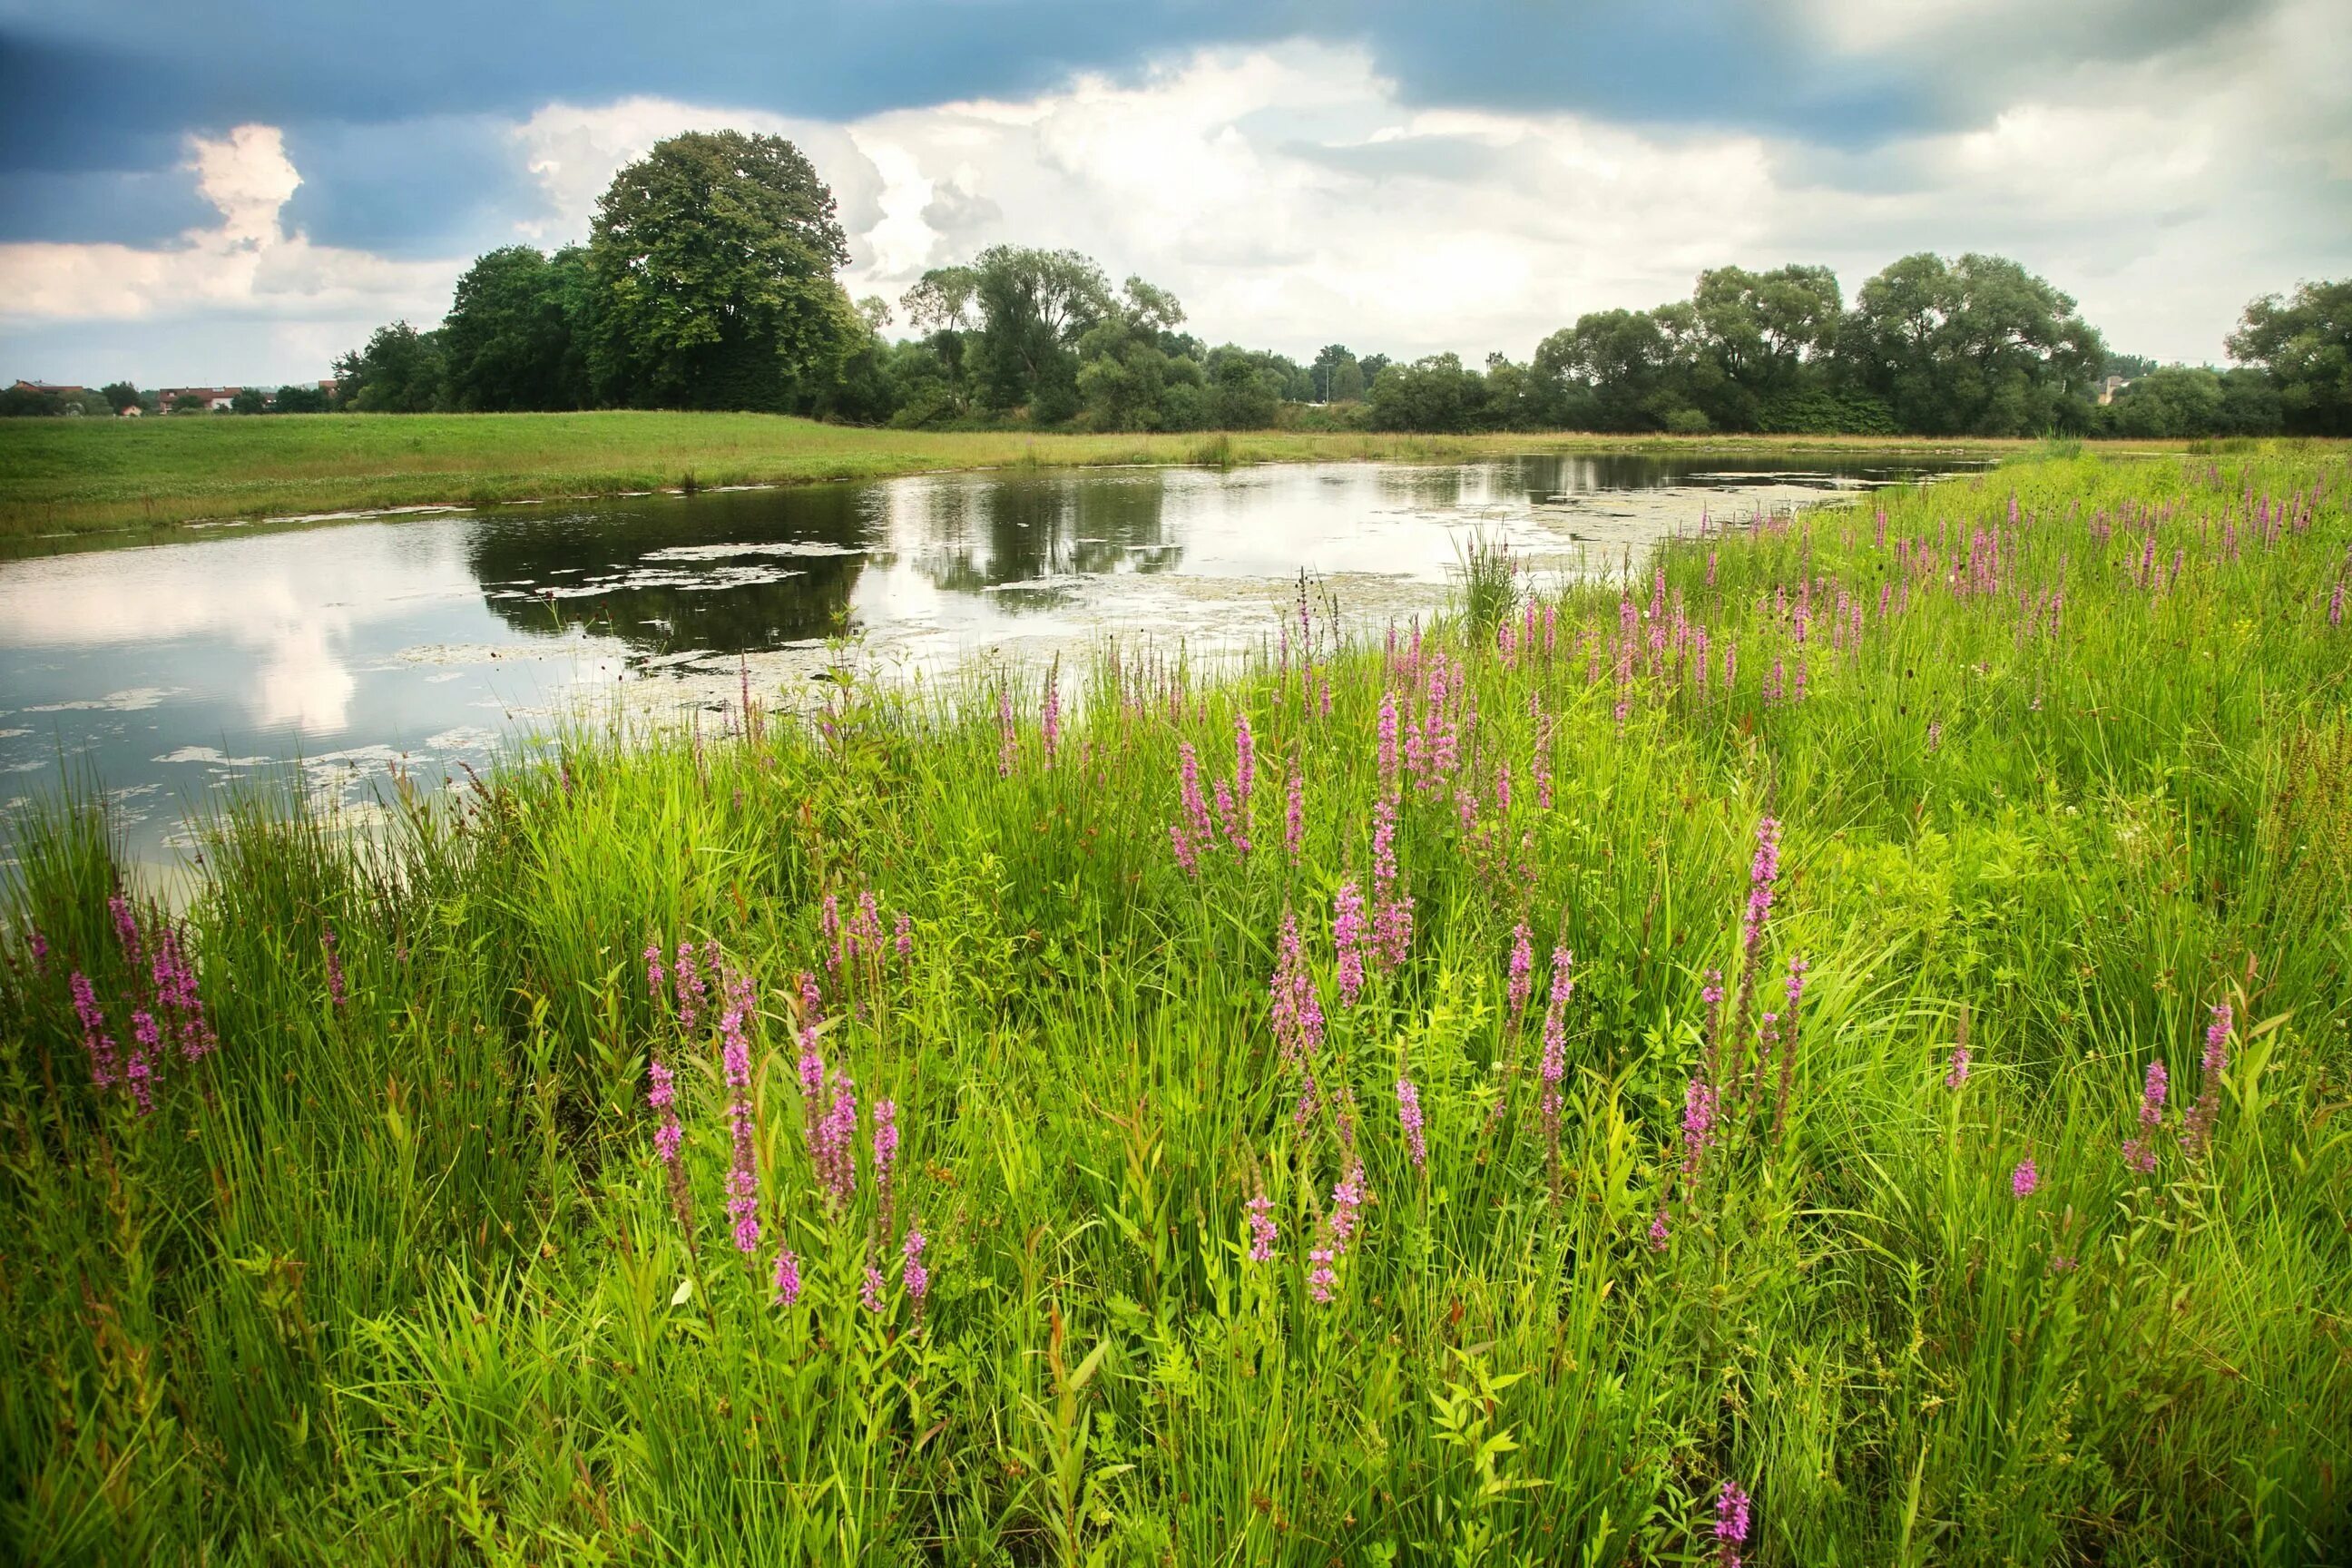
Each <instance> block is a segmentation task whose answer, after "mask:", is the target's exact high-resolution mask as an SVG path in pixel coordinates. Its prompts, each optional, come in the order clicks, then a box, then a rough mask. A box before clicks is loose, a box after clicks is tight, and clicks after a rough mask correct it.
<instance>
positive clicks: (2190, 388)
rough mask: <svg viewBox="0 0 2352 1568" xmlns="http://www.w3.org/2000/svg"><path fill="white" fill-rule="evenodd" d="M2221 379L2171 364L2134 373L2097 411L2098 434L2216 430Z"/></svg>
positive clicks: (2220, 419) (2172, 435) (2151, 435)
mask: <svg viewBox="0 0 2352 1568" xmlns="http://www.w3.org/2000/svg"><path fill="white" fill-rule="evenodd" d="M2223 426H2224V415H2223V412H2222V401H2221V377H2220V376H2219V375H2216V374H2214V373H2213V372H2211V371H2210V370H2192V369H2190V368H2189V366H2187V365H2172V366H2169V367H2168V368H2166V369H2163V370H2151V371H2148V372H2147V373H2145V374H2141V375H2139V376H2138V377H2137V378H2135V379H2134V380H2133V381H2132V382H2131V384H2129V385H2127V386H2126V387H2124V388H2123V389H2122V390H2121V391H2119V392H2117V393H2116V397H2115V401H2114V402H2113V403H2111V404H2109V405H2107V406H2105V407H2104V408H2102V409H2100V410H2099V416H2098V421H2097V429H2098V431H2099V433H2100V434H2101V435H2103V436H2126V437H2138V438H2141V439H2159V440H2172V439H2178V438H2180V437H2192V436H2214V435H2219V434H2221V432H2222V429H2223Z"/></svg>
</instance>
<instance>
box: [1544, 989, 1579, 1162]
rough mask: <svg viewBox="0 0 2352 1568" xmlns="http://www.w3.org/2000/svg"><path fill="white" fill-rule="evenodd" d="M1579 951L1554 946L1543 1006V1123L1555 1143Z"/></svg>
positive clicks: (1566, 1070) (1566, 1064)
mask: <svg viewBox="0 0 2352 1568" xmlns="http://www.w3.org/2000/svg"><path fill="white" fill-rule="evenodd" d="M1575 963H1576V955H1575V954H1574V953H1572V952H1569V951H1568V949H1566V948H1564V947H1555V948H1553V949H1552V950H1551V996H1550V999H1549V1002H1548V1004H1547V1005H1546V1006H1545V1008H1544V1027H1543V1063H1542V1066H1541V1068H1540V1069H1539V1070H1540V1072H1541V1075H1542V1078H1543V1086H1544V1087H1543V1118H1544V1125H1545V1127H1546V1128H1548V1129H1549V1131H1550V1134H1551V1138H1552V1141H1553V1142H1554V1143H1555V1144H1556V1143H1557V1142H1559V1112H1560V1106H1561V1100H1560V1093H1559V1089H1560V1084H1561V1082H1562V1080H1564V1079H1566V1078H1567V1077H1568V999H1569V997H1570V996H1571V995H1573V994H1575V992H1576V982H1575V980H1574V979H1573V978H1571V973H1572V971H1573V969H1574V966H1575Z"/></svg>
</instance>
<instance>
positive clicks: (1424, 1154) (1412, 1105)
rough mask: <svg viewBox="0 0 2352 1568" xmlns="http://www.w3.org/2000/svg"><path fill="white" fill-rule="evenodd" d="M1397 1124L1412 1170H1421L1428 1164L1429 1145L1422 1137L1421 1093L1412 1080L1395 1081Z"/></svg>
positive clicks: (1403, 1078) (1401, 1079)
mask: <svg viewBox="0 0 2352 1568" xmlns="http://www.w3.org/2000/svg"><path fill="white" fill-rule="evenodd" d="M1396 1097H1397V1124H1398V1125H1399V1126H1401V1127H1402V1128H1403V1129H1404V1142H1405V1148H1406V1149H1407V1150H1408V1151H1409V1152H1411V1153H1412V1168H1413V1169H1414V1170H1416V1171H1418V1170H1420V1169H1422V1168H1423V1166H1424V1165H1426V1164H1427V1163H1429V1144H1428V1142H1427V1140H1426V1139H1425V1138H1424V1137H1423V1124H1422V1115H1421V1091H1420V1090H1419V1089H1415V1088H1413V1086H1412V1079H1409V1078H1405V1077H1402V1076H1400V1077H1399V1078H1398V1079H1397V1080H1396Z"/></svg>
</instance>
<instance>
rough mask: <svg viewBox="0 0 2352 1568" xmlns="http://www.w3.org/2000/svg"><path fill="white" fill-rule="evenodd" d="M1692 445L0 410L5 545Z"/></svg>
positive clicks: (671, 419) (673, 419) (1755, 445)
mask: <svg viewBox="0 0 2352 1568" xmlns="http://www.w3.org/2000/svg"><path fill="white" fill-rule="evenodd" d="M1696 445H1697V444H1696V443H1693V442H1689V441H1681V440H1675V439H1673V438H1670V437H1657V438H1653V439H1649V440H1628V439H1622V438H1621V439H1612V438H1610V437H1530V436H1507V437H1504V436H1494V437H1477V436H1464V437H1450V436H1359V435H1328V434H1322V435H1318V434H1308V433H1297V432H1285V431H1278V430H1265V431H1250V432H1244V433H1240V434H1234V435H1226V434H1223V433H1217V432H1211V433H1208V434H1194V435H1184V436H1053V435H1046V436H1031V435H1026V434H1024V433H1021V432H1017V431H1013V432H982V433H938V432H929V431H906V430H866V429H857V428H854V427H849V426H835V425H818V424H813V423H811V422H810V421H808V420H805V419H787V418H782V417H778V416H769V415H759V414H643V413H596V414H446V415H429V414H428V415H407V416H362V415H317V416H299V415H298V416H287V417H282V418H246V419H237V418H229V417H226V416H223V417H213V418H195V417H188V418H170V419H147V420H138V421H130V420H79V419H11V420H5V421H0V539H5V538H8V537H11V536H16V537H23V536H26V535H31V534H55V533H81V532H91V531H101V530H120V529H136V530H143V529H152V528H159V527H165V526H168V525H170V524H173V523H178V522H185V521H190V520H193V519H205V518H233V517H240V518H257V517H289V516H295V515H299V514H304V513H311V512H331V511H347V510H362V509H371V508H375V509H381V508H386V507H400V506H431V505H446V504H457V505H469V506H471V505H483V504H486V503H488V502H492V501H508V500H532V499H535V498H540V497H548V496H576V495H610V494H614V493H615V492H618V491H624V490H649V489H677V488H678V487H680V486H694V485H706V486H708V485H740V484H798V483H806V482H811V481H814V480H821V479H881V478H885V477H887V476H889V475H892V474H906V473H916V472H919V471H922V470H925V469H933V468H1003V467H1006V466H1010V465H1017V464H1034V465H1039V466H1045V467H1054V468H1061V467H1076V466H1081V465H1086V464H1106V463H1260V462H1300V461H1307V460H1310V459H1317V458H1325V459H1333V458H1408V459H1426V458H1446V457H1458V456H1465V455H1472V454H1475V453H1479V452H1500V451H1532V450H1549V449H1563V448H1567V447H1591V448H1594V449H1608V450H1632V449H1645V448H1657V449H1664V450H1690V449H1692V448H1693V447H1694V446H1696ZM1908 445H1915V446H1918V447H1927V445H1928V444H1927V443H1913V444H1908ZM1949 445H1950V444H1949V443H1946V444H1945V445H1944V447H1941V448H1938V449H1948V447H1949ZM1977 445H1981V444H1977ZM1904 446H1906V443H1901V442H1894V443H1888V442H1874V443H1867V444H1865V443H1858V442H1838V441H1815V442H1806V441H1791V440H1790V439H1788V438H1786V437H1775V438H1773V439H1771V440H1769V441H1764V440H1760V439H1759V440H1754V441H1739V440H1732V441H1719V442H1713V443H1707V444H1706V449H1709V450H1724V451H1741V450H1758V449H1766V448H1769V449H1771V450H1775V451H1780V450H1789V449H1800V450H1801V449H1808V448H1811V447H1818V448H1820V449H1824V450H1830V449H1852V450H1864V449H1867V450H1880V449H1892V448H1899V447H1904Z"/></svg>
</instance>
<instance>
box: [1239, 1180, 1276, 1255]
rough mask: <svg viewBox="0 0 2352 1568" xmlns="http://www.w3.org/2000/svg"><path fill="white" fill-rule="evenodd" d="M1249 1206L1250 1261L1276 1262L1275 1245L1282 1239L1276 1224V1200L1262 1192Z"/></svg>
mask: <svg viewBox="0 0 2352 1568" xmlns="http://www.w3.org/2000/svg"><path fill="white" fill-rule="evenodd" d="M1247 1206H1248V1208H1249V1227H1250V1247H1249V1258H1250V1261H1251V1262H1252V1263H1271V1262H1273V1261H1274V1244H1275V1242H1276V1240H1278V1239H1280V1237H1281V1232H1280V1231H1279V1230H1277V1229H1276V1226H1275V1223H1274V1200H1273V1199H1272V1198H1270V1197H1267V1196H1266V1195H1265V1193H1264V1192H1263V1191H1261V1192H1260V1193H1259V1194H1257V1196H1255V1197H1254V1198H1252V1199H1250V1201H1249V1204H1248V1205H1247Z"/></svg>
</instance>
